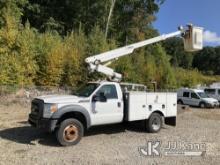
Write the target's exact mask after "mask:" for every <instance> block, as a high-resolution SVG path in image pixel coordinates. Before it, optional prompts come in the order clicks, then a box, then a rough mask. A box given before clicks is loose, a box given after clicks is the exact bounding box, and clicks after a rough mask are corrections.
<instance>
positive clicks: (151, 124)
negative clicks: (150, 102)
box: [146, 113, 163, 133]
mask: <svg viewBox="0 0 220 165" xmlns="http://www.w3.org/2000/svg"><path fill="white" fill-rule="evenodd" d="M162 125H163V120H162V116H161V115H160V114H158V113H153V114H152V115H151V116H150V118H149V119H148V120H147V121H146V129H147V131H148V132H150V133H156V132H159V131H160V129H161V128H162Z"/></svg>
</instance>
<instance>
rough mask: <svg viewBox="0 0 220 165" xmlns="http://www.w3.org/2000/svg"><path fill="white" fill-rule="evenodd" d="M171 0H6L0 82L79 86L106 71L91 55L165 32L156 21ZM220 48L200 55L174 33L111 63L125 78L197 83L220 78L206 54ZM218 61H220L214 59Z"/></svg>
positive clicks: (0, 23) (1, 12)
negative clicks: (93, 65)
mask: <svg viewBox="0 0 220 165" xmlns="http://www.w3.org/2000/svg"><path fill="white" fill-rule="evenodd" d="M163 3H166V2H164V0H144V1H137V0H108V1H102V0H96V1H91V0H84V1H81V0H74V1H70V0H63V1H59V0H54V1H48V0H40V1H39V0H38V1H37V0H2V1H1V2H0V84H1V85H20V86H30V85H37V86H71V87H73V88H76V87H77V86H79V85H81V84H83V83H85V82H87V81H89V80H93V79H99V78H104V77H103V76H102V75H99V74H98V73H95V74H89V73H88V71H87V68H86V67H87V66H86V65H85V63H84V59H85V58H86V57H88V56H91V55H95V54H98V53H101V52H104V51H107V50H110V49H114V48H116V47H119V46H124V45H126V44H130V43H133V42H137V41H141V40H144V39H147V38H152V37H154V36H157V35H158V32H157V30H156V29H154V27H153V26H152V22H153V21H155V19H156V17H155V14H156V13H157V12H158V11H159V8H160V6H161V5H162V4H163ZM207 49H208V50H207ZM212 49H214V50H216V53H215V55H212V56H207V55H205V54H207V53H209V54H212V53H211V52H212V51H211V50H212ZM217 50H218V48H205V49H204V50H203V51H201V52H199V53H197V54H187V53H185V52H184V51H183V46H182V41H180V40H179V39H178V38H174V39H172V40H168V41H166V42H163V43H159V44H154V45H149V46H147V47H145V48H141V49H139V50H137V51H135V52H134V53H133V54H132V55H131V56H126V57H123V58H121V59H119V60H117V61H115V62H114V63H113V64H112V66H111V67H113V68H115V70H116V71H117V72H120V73H122V74H123V77H124V79H123V81H128V82H136V83H143V84H146V85H148V84H149V82H151V81H156V82H157V83H158V87H159V88H177V87H180V86H193V85H195V84H197V83H210V82H212V81H216V79H217V78H216V77H214V76H206V75H204V74H208V75H213V74H219V71H217V68H218V67H217V66H216V65H217V64H215V65H213V66H212V67H210V66H208V64H205V63H204V61H203V60H204V58H206V57H208V58H211V57H212V58H217V57H218V55H217V54H218V52H219V51H217ZM214 56H215V57H214ZM210 61H213V63H214V60H213V59H212V60H211V59H210ZM200 63H202V64H201V65H200ZM215 66H216V67H215ZM207 68H208V70H207ZM200 71H201V72H200ZM202 73H204V74H202Z"/></svg>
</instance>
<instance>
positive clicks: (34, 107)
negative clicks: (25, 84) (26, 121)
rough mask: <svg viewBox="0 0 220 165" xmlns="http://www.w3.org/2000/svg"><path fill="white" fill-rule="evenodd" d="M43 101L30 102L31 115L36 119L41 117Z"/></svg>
mask: <svg viewBox="0 0 220 165" xmlns="http://www.w3.org/2000/svg"><path fill="white" fill-rule="evenodd" d="M43 109H44V101H43V100H40V99H34V100H32V102H31V114H32V115H33V116H35V117H37V118H40V117H42V116H43Z"/></svg>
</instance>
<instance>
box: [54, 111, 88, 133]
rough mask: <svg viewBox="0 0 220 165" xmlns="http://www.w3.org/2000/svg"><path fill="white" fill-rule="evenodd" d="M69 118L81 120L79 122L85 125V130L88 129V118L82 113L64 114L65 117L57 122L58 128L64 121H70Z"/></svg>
mask: <svg viewBox="0 0 220 165" xmlns="http://www.w3.org/2000/svg"><path fill="white" fill-rule="evenodd" d="M69 118H74V119H77V120H79V121H80V122H81V123H82V124H83V126H84V128H85V129H86V128H87V121H86V118H85V116H84V115H83V114H82V113H80V112H67V113H65V114H63V115H62V116H61V117H60V118H59V120H58V122H57V126H58V125H60V123H61V122H62V121H64V120H66V119H69Z"/></svg>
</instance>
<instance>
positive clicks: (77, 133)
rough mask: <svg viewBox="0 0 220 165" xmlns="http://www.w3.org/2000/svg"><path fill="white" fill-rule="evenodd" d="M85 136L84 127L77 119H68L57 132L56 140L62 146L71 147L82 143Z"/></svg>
mask: <svg viewBox="0 0 220 165" xmlns="http://www.w3.org/2000/svg"><path fill="white" fill-rule="evenodd" d="M83 134H84V127H83V125H82V123H81V122H80V121H79V120H77V119H66V120H64V121H63V122H62V123H61V124H60V127H59V128H58V129H57V130H56V138H57V141H58V142H59V144H60V145H62V146H71V145H76V144H77V143H79V142H80V140H81V138H82V137H83Z"/></svg>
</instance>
